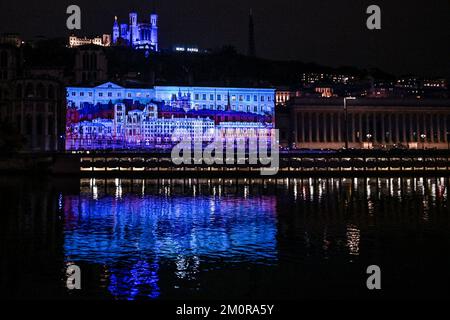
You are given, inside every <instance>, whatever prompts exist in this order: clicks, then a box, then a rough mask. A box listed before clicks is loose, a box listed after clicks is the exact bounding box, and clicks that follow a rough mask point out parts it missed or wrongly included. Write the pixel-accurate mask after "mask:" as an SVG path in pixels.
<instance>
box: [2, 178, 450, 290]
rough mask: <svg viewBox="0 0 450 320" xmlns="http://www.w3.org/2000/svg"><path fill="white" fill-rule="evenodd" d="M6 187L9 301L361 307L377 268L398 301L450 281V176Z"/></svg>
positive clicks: (24, 182)
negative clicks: (77, 278)
mask: <svg viewBox="0 0 450 320" xmlns="http://www.w3.org/2000/svg"><path fill="white" fill-rule="evenodd" d="M0 179H1V182H2V183H1V184H0V200H1V201H2V202H1V203H2V204H4V205H5V206H4V211H3V215H2V216H1V217H0V222H1V223H0V240H3V241H5V240H6V241H5V243H7V245H2V246H0V258H1V259H0V262H1V263H0V267H1V268H2V269H1V271H2V272H0V275H2V274H7V275H9V276H8V278H4V277H1V276H0V285H1V286H0V287H1V288H3V289H4V288H6V289H4V290H3V291H4V292H8V293H9V294H10V295H11V296H27V295H30V296H31V297H33V294H34V293H39V297H40V296H42V295H43V293H42V292H45V296H47V297H59V296H62V297H66V298H71V297H74V296H75V297H78V296H81V297H89V298H107V299H111V298H116V299H171V298H180V299H185V298H189V297H193V298H195V297H197V298H203V299H204V298H206V299H208V298H224V297H228V298H232V299H233V298H242V297H256V298H261V299H265V298H284V299H289V298H311V297H312V298H318V297H322V296H324V295H325V296H329V297H361V296H364V295H365V294H367V291H366V290H365V287H364V283H365V273H364V272H365V270H366V268H367V266H368V265H371V264H374V263H375V264H380V265H381V266H382V269H383V270H386V271H385V273H384V274H383V276H384V278H383V283H385V284H386V286H385V287H384V289H383V293H384V294H389V295H391V296H392V297H402V296H403V295H405V294H410V295H411V296H413V297H417V296H419V295H427V296H428V295H430V294H437V293H436V292H439V288H441V287H442V286H439V283H442V281H444V282H445V281H448V282H450V281H449V275H448V268H450V256H449V255H448V252H450V232H449V230H450V214H449V212H450V209H449V203H450V201H449V199H448V188H449V184H450V179H449V178H448V177H445V178H441V177H439V178H434V177H416V178H414V177H411V178H409V177H404V178H398V177H395V178H378V179H377V178H327V179H325V178H306V179H301V178H293V179H268V180H262V179H246V180H245V179H238V180H236V179H212V180H207V179H205V180H202V179H200V180H198V179H185V180H182V179H180V180H167V179H166V180H143V179H135V180H129V179H107V180H104V179H82V180H81V181H75V183H74V186H73V188H72V187H71V188H68V187H66V186H65V184H66V181H62V183H61V182H60V183H59V184H56V183H55V184H53V183H50V182H44V181H33V180H29V179H20V180H17V179H16V180H14V179H12V180H11V179H9V178H8V179H5V178H3V179H2V178H0ZM70 182H71V183H73V181H70ZM18 252H20V255H18ZM67 263H75V264H77V265H79V266H80V267H81V269H82V274H83V279H85V281H86V282H84V283H83V286H84V290H82V292H80V293H79V294H78V295H77V294H76V293H75V294H74V293H73V292H68V291H67V290H66V289H65V286H64V281H62V280H61V279H64V271H65V269H64V268H65V265H66V264H67ZM48 270H52V272H50V271H48ZM58 272H59V273H58ZM361 272H362V273H361ZM24 274H27V275H29V276H27V277H24V276H23V275H24ZM8 279H14V281H10V280H8ZM361 279H363V280H364V281H362V280H361ZM8 281H9V282H8ZM389 285H390V286H391V287H389ZM30 287H31V289H30ZM442 288H444V287H442ZM441 290H443V289H441Z"/></svg>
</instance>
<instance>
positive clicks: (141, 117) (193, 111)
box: [66, 82, 275, 150]
mask: <svg viewBox="0 0 450 320" xmlns="http://www.w3.org/2000/svg"><path fill="white" fill-rule="evenodd" d="M274 100H275V90H273V89H254V88H213V87H173V86H155V87H154V88H149V89H144V88H142V89H140V88H137V89H136V88H124V87H121V86H118V85H116V84H114V83H111V82H108V83H105V84H103V85H100V86H97V87H69V88H67V101H68V108H67V128H66V149H67V150H78V149H84V150H94V149H133V148H136V149H140V148H144V149H145V148H160V147H163V148H165V147H170V146H171V145H172V144H173V142H174V141H173V140H172V135H173V133H174V131H175V130H176V129H181V130H185V131H186V132H187V133H188V134H189V135H191V136H192V137H199V136H200V137H203V138H205V137H210V138H212V137H213V136H215V132H219V135H221V136H222V137H227V136H243V137H249V136H261V135H263V136H269V134H270V130H268V129H272V128H273V122H274V107H275V106H274V103H275V101H274Z"/></svg>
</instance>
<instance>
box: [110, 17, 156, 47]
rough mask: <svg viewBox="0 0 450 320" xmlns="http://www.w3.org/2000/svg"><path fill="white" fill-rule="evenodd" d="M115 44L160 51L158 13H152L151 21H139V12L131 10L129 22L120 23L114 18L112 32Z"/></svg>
mask: <svg viewBox="0 0 450 320" xmlns="http://www.w3.org/2000/svg"><path fill="white" fill-rule="evenodd" d="M112 34H113V36H112V43H113V45H125V46H130V47H132V48H134V49H146V50H151V51H159V48H158V15H157V14H155V13H152V14H150V21H149V22H148V21H143V22H138V14H137V13H136V12H131V13H130V15H129V23H128V24H127V23H120V24H119V22H118V20H117V16H116V17H115V19H114V25H113V32H112Z"/></svg>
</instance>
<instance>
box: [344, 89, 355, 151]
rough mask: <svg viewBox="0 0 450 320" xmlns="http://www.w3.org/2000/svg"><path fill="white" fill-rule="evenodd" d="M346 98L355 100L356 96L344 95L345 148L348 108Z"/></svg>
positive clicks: (346, 146) (346, 143) (346, 147)
mask: <svg viewBox="0 0 450 320" xmlns="http://www.w3.org/2000/svg"><path fill="white" fill-rule="evenodd" d="M347 100H356V98H355V97H345V98H344V115H345V116H344V126H345V149H348V110H347Z"/></svg>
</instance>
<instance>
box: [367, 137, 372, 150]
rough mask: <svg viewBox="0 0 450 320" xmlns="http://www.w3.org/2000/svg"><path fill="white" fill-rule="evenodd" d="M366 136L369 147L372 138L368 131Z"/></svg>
mask: <svg viewBox="0 0 450 320" xmlns="http://www.w3.org/2000/svg"><path fill="white" fill-rule="evenodd" d="M366 137H367V149H370V141H371V139H372V135H371V134H370V133H368V134H367V135H366Z"/></svg>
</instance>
